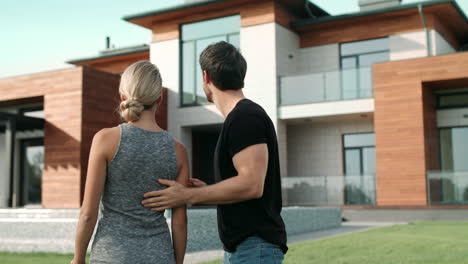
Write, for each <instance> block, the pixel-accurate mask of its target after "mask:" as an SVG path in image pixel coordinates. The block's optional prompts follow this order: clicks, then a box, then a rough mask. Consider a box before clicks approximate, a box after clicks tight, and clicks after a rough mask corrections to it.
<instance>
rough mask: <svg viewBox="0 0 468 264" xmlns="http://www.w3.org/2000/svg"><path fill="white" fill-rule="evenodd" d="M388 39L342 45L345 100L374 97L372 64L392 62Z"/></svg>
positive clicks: (342, 88)
mask: <svg viewBox="0 0 468 264" xmlns="http://www.w3.org/2000/svg"><path fill="white" fill-rule="evenodd" d="M389 49H390V44H389V40H388V38H381V39H371V40H365V41H357V42H350V43H343V44H341V47H340V51H341V69H342V71H341V75H342V76H341V92H342V95H343V99H358V98H369V97H372V94H373V92H372V64H374V63H378V62H385V61H389V60H390V50H389Z"/></svg>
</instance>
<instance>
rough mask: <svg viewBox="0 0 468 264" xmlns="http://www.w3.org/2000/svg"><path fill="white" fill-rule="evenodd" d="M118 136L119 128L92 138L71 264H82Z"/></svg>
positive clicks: (103, 131)
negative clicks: (108, 164) (108, 163)
mask: <svg viewBox="0 0 468 264" xmlns="http://www.w3.org/2000/svg"><path fill="white" fill-rule="evenodd" d="M119 136H120V132H119V128H118V127H117V128H110V129H103V130H101V131H99V132H98V133H97V134H96V135H95V136H94V138H93V143H92V145H91V151H90V155H89V162H88V171H87V176H86V186H85V193H84V199H83V204H82V206H81V210H80V218H79V221H78V227H77V231H76V239H75V256H74V259H73V261H72V263H73V264H84V263H85V259H86V250H87V249H88V244H89V241H90V239H91V236H92V235H93V232H94V227H95V225H96V221H97V218H98V214H99V203H100V200H101V196H102V193H103V190H104V184H105V181H106V168H107V162H108V161H109V157H111V156H112V157H113V155H111V153H112V152H114V153H115V148H116V145H117V143H116V142H118V137H119Z"/></svg>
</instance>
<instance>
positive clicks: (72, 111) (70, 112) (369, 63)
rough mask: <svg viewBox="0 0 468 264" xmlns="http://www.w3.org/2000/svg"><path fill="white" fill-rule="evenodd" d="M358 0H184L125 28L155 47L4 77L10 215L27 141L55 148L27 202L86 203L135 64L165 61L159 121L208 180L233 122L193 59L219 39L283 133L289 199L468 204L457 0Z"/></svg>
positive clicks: (464, 76)
mask: <svg viewBox="0 0 468 264" xmlns="http://www.w3.org/2000/svg"><path fill="white" fill-rule="evenodd" d="M359 3H360V5H361V10H360V11H359V12H357V13H352V14H346V15H339V16H332V15H330V14H328V13H327V12H326V11H324V10H323V9H321V8H320V7H318V6H316V5H314V4H312V3H311V2H308V1H304V0H209V1H187V2H186V3H185V4H183V5H179V6H175V7H172V8H169V9H164V10H156V11H151V12H146V13H143V14H136V15H130V16H127V17H125V18H124V20H126V21H128V22H130V23H134V24H136V25H139V26H142V27H145V28H148V29H150V30H151V32H152V33H151V34H152V38H151V39H152V40H151V43H150V44H149V46H137V47H133V48H127V49H120V50H114V51H109V52H108V53H107V54H106V52H104V53H101V54H100V55H99V56H97V57H92V58H85V59H80V60H74V61H71V63H73V64H75V65H77V68H74V69H68V70H64V71H57V72H50V73H45V74H39V75H31V76H21V77H17V78H8V79H0V90H1V91H6V92H3V93H2V94H1V95H0V118H1V119H0V120H1V121H2V122H3V123H2V124H3V125H2V126H1V127H3V129H2V130H0V154H1V155H3V157H5V159H3V158H2V160H4V162H3V164H0V165H1V166H3V167H2V168H1V169H2V170H1V171H3V172H5V174H4V175H5V176H4V175H0V181H2V183H3V184H0V186H2V188H3V189H2V192H1V194H2V195H0V196H1V197H0V207H8V206H13V207H14V206H23V205H25V204H27V202H24V201H25V199H26V198H27V197H26V196H24V193H25V192H27V191H26V189H27V188H29V187H27V186H29V185H30V184H29V183H27V182H28V180H25V179H28V177H29V176H25V175H27V173H29V172H26V171H27V170H28V169H21V166H23V167H25V165H21V164H24V163H25V162H24V161H21V160H22V159H23V160H24V159H25V158H21V157H20V156H21V155H23V156H24V153H26V152H28V146H31V149H34V147H38V146H39V149H40V146H41V141H40V140H39V141H34V140H31V142H26V143H21V142H22V141H21V140H22V139H21V138H22V137H23V135H22V134H28V135H32V136H31V137H32V138H35V139H37V138H39V139H41V138H42V140H43V141H42V142H43V143H42V144H43V149H44V150H43V153H44V154H45V161H44V163H43V164H44V165H43V167H40V166H39V167H38V168H36V170H35V171H36V174H38V175H39V174H41V172H42V174H41V175H42V178H41V182H42V183H41V184H39V186H42V187H40V188H39V191H38V188H37V186H38V185H37V184H38V183H37V181H36V183H35V184H36V185H35V186H36V187H35V188H32V189H34V190H35V194H34V193H32V191H31V193H32V194H28V195H29V196H31V197H34V195H36V196H37V192H39V193H41V194H42V198H41V199H42V200H41V201H40V202H39V203H40V204H42V207H45V208H63V207H72V208H76V207H79V205H80V202H81V198H82V192H83V188H84V182H85V168H86V159H87V155H88V152H89V142H90V140H91V138H92V135H94V133H95V132H96V131H97V130H98V129H100V128H102V127H106V126H110V125H113V124H116V123H118V120H110V119H109V118H108V117H109V113H111V112H113V111H114V110H115V108H116V107H117V105H118V97H117V92H118V91H117V87H118V79H119V75H118V74H119V73H121V72H122V71H123V69H124V68H125V67H126V66H128V65H129V64H131V63H133V62H135V61H137V60H140V59H150V60H151V61H152V62H154V63H155V64H156V65H157V66H158V67H159V69H160V71H161V74H162V76H163V85H164V87H166V88H167V89H166V93H165V96H167V98H166V99H167V100H166V101H165V102H166V103H165V104H164V106H163V107H162V112H161V113H160V114H159V116H158V117H156V118H157V119H158V121H159V122H162V123H163V124H164V125H163V126H166V127H167V130H168V131H169V132H170V133H171V134H173V135H174V136H175V137H176V138H178V139H180V140H181V141H182V142H183V143H184V144H185V146H186V147H187V149H188V152H189V158H190V162H191V168H192V176H193V177H196V178H200V179H202V180H205V181H207V182H208V183H212V182H213V172H212V163H213V152H214V147H215V145H216V141H217V137H218V135H219V132H220V129H221V125H222V122H223V119H222V117H221V115H220V113H219V112H218V111H217V109H216V108H215V106H214V105H213V104H210V103H208V102H207V101H206V98H205V96H204V93H203V88H202V80H201V78H202V77H201V71H200V69H199V66H198V56H199V54H200V53H201V51H202V50H203V49H204V48H205V47H207V46H208V45H209V44H212V43H214V42H218V41H227V42H229V43H231V44H233V45H234V46H236V47H238V48H239V49H240V51H241V52H242V54H243V55H244V57H245V59H246V60H247V63H248V70H247V76H246V79H245V89H244V90H245V94H246V96H247V97H248V98H250V99H252V100H254V101H255V102H257V103H259V104H260V105H261V106H262V107H263V108H264V109H265V110H266V112H267V113H268V115H269V116H270V117H271V119H272V121H273V123H274V124H275V127H276V130H277V134H278V141H279V149H280V159H281V173H282V184H283V200H284V204H285V205H305V206H345V207H358V208H359V207H365V208H368V207H370V208H379V207H421V208H429V207H441V208H447V207H448V206H459V207H463V205H466V204H468V165H467V164H468V70H466V69H468V52H464V50H466V44H467V43H468V19H467V17H466V15H465V14H464V13H463V11H462V10H461V9H460V7H459V6H458V5H457V4H456V2H455V1H449V0H436V1H427V2H422V3H420V4H418V3H416V4H407V5H403V4H401V3H400V1H398V0H393V1H392V0H388V1H373V0H361V1H359ZM71 80H74V81H73V82H72V81H71ZM106 83H107V84H106ZM71 84H73V85H71ZM65 93H66V94H65ZM103 94H109V97H108V98H105V97H103V96H102V95H103ZM116 100H117V101H116ZM41 111H42V112H41ZM29 112H31V114H30V113H29ZM9 120H15V122H11V121H9ZM41 120H42V121H41ZM13 123H15V124H16V128H17V129H16V130H18V131H16V130H15V129H12V128H13V126H14V125H12V124H13ZM23 128H24V129H23ZM14 130H15V131H16V133H12V131H14ZM23 130H24V132H22V131H23ZM34 133H36V134H34ZM2 137H3V138H2ZM4 142H5V143H4ZM15 142H16V143H15ZM1 144H4V145H1ZM25 144H26V145H25ZM21 149H26V150H21ZM36 149H37V148H36ZM1 150H4V151H3V154H2V151H1ZM14 150H15V151H14ZM31 152H34V151H33V150H31ZM21 153H23V154H21ZM18 155H19V156H18ZM26 156H27V155H26ZM32 156H34V155H33V154H31V157H32ZM26 167H27V166H26ZM29 170H32V169H29ZM30 174H31V173H30ZM32 174H34V173H32ZM36 174H34V175H36ZM22 188H23V191H22V193H23V194H20V191H18V190H21V189H22ZM18 197H23V198H18ZM25 197H26V198H25ZM14 199H16V200H14ZM18 199H23V200H21V201H20V200H18ZM15 201H19V202H15ZM35 203H37V201H36V202H35Z"/></svg>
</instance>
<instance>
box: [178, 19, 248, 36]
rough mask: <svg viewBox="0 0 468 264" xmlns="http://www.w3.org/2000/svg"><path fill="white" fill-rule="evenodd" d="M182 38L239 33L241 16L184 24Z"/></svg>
mask: <svg viewBox="0 0 468 264" xmlns="http://www.w3.org/2000/svg"><path fill="white" fill-rule="evenodd" d="M181 29H182V40H183V41H187V40H198V39H203V38H208V37H212V36H217V35H228V34H231V33H239V29H240V16H229V17H221V18H215V19H211V20H205V21H200V22H195V23H190V24H184V25H182V28H181Z"/></svg>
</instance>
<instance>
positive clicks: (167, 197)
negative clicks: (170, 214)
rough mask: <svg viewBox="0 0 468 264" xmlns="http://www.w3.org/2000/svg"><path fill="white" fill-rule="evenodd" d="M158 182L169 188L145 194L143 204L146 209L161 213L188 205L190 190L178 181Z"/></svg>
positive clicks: (161, 180) (160, 180) (162, 180)
mask: <svg viewBox="0 0 468 264" xmlns="http://www.w3.org/2000/svg"><path fill="white" fill-rule="evenodd" d="M158 181H159V183H160V184H162V185H166V186H167V188H166V189H164V190H161V191H153V192H148V193H145V194H144V197H145V199H144V200H143V201H142V202H141V204H142V205H143V206H144V207H147V208H151V211H159V212H161V211H164V210H166V209H169V208H174V207H179V206H181V205H185V204H187V203H188V200H189V195H190V194H189V191H188V189H189V188H187V187H185V186H184V185H182V184H180V183H178V182H176V181H170V180H164V179H159V180H158Z"/></svg>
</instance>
